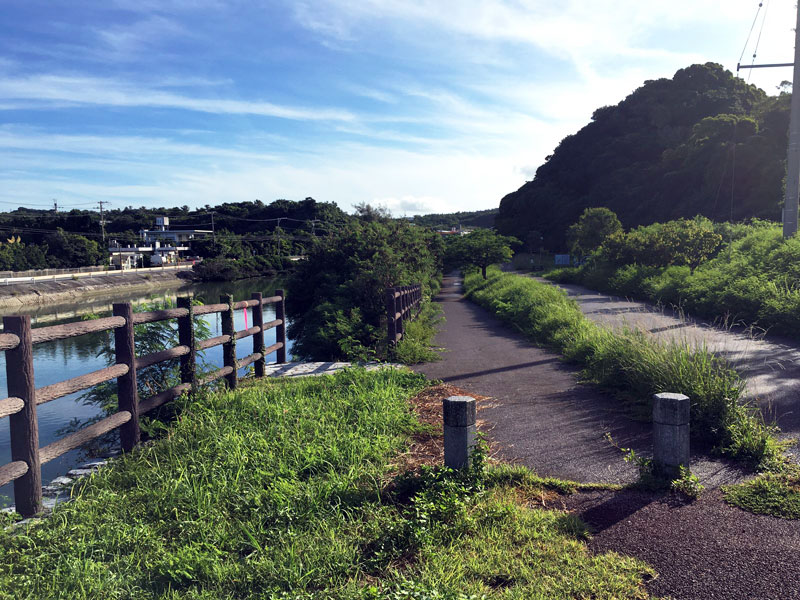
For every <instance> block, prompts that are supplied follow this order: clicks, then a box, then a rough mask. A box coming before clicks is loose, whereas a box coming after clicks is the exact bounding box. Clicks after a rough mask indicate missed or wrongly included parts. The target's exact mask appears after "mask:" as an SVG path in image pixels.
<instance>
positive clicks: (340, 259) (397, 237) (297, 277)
mask: <svg viewBox="0 0 800 600" xmlns="http://www.w3.org/2000/svg"><path fill="white" fill-rule="evenodd" d="M441 255H442V240H441V238H440V236H439V235H438V234H436V233H434V232H433V231H430V230H429V229H426V228H423V227H418V226H416V225H411V224H409V223H408V222H406V221H404V220H399V221H394V220H387V221H381V220H360V219H358V220H353V221H352V222H351V223H349V224H348V225H346V226H343V227H340V228H338V229H337V230H336V231H333V232H331V235H330V236H329V237H325V238H320V239H318V240H317V241H316V242H315V243H314V244H313V246H312V247H311V248H310V249H309V250H308V252H307V258H306V260H302V261H299V262H298V263H297V270H296V271H295V273H294V274H293V275H292V277H291V279H290V280H289V285H288V292H287V298H288V301H287V303H286V310H287V313H288V317H289V319H290V322H291V325H290V326H289V335H290V337H291V338H292V339H293V340H294V347H293V350H292V353H293V354H294V355H295V356H298V357H302V358H308V359H312V360H335V359H344V360H364V359H370V358H374V357H375V356H376V354H377V355H381V350H382V349H383V347H382V344H383V342H384V340H385V339H386V328H385V322H386V321H385V318H386V317H385V315H386V300H385V293H386V288H388V287H392V286H397V285H411V284H415V283H421V284H422V288H423V294H425V295H426V296H431V295H433V294H434V293H435V292H436V291H437V290H438V286H439V276H440V274H441Z"/></svg>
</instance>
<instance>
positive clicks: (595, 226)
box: [567, 206, 622, 258]
mask: <svg viewBox="0 0 800 600" xmlns="http://www.w3.org/2000/svg"><path fill="white" fill-rule="evenodd" d="M620 231H622V224H621V223H620V222H619V219H618V218H617V215H616V214H614V212H613V211H611V210H609V209H607V208H604V207H602V206H601V207H596V208H587V209H586V210H584V211H583V214H582V215H581V217H580V219H578V222H577V223H573V224H572V225H570V226H569V229H568V230H567V241H568V242H569V249H570V252H571V253H572V255H573V256H576V257H579V258H581V257H584V256H587V255H589V254H591V253H592V252H594V251H595V250H597V249H598V248H599V247H600V246H601V245H602V244H603V242H604V241H605V239H606V238H607V237H608V236H610V235H612V234H614V233H617V232H620Z"/></svg>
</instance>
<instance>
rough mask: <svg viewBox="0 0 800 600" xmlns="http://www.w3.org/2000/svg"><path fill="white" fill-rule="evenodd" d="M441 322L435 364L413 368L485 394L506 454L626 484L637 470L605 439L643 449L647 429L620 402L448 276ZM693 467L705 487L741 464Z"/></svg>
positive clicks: (573, 475)
mask: <svg viewBox="0 0 800 600" xmlns="http://www.w3.org/2000/svg"><path fill="white" fill-rule="evenodd" d="M438 300H439V301H440V302H441V305H442V308H443V309H444V315H445V318H446V322H445V324H444V327H443V328H442V330H441V331H440V332H439V334H438V336H437V337H436V343H437V344H438V345H439V346H441V347H443V348H446V350H447V351H446V352H445V353H444V354H443V360H442V361H440V362H435V363H429V364H425V365H420V366H418V367H416V368H415V370H417V371H419V372H422V373H424V374H425V375H427V376H428V377H431V378H433V379H441V380H442V381H444V382H446V383H451V384H453V385H456V386H458V387H460V388H463V389H465V390H467V391H474V392H475V393H477V394H480V395H484V396H489V397H490V398H491V400H490V401H488V402H484V403H482V404H483V408H482V410H481V412H480V415H479V417H480V419H481V420H482V421H483V423H484V427H483V429H484V430H485V431H488V436H489V438H490V440H491V441H492V442H493V443H495V445H496V446H497V447H498V448H499V453H500V455H501V456H502V457H503V458H506V459H508V460H512V461H518V462H521V463H522V464H525V465H527V466H529V467H531V468H533V469H534V470H536V472H538V473H539V474H541V475H551V476H557V477H563V478H568V479H573V480H577V481H581V482H608V483H623V482H630V481H633V480H634V479H636V475H637V473H636V471H635V469H634V468H633V467H632V466H631V465H629V464H627V463H625V462H624V461H623V460H622V453H621V452H620V451H619V450H617V449H616V448H614V447H612V446H611V445H610V444H609V443H608V442H607V441H606V439H605V434H606V433H611V435H612V436H613V438H614V440H615V441H616V442H617V444H619V445H620V446H623V447H632V448H634V449H635V450H636V451H637V452H643V453H645V454H647V453H648V452H649V451H650V448H651V444H652V441H651V437H650V426H649V425H648V424H646V423H642V422H637V421H633V420H631V419H630V418H628V416H627V415H626V414H625V412H624V411H623V410H622V409H621V408H620V405H619V403H618V402H617V401H616V400H615V399H613V398H610V397H609V396H606V395H605V394H603V393H601V392H599V391H598V390H596V389H594V388H593V387H592V386H589V385H584V384H581V383H579V373H578V370H577V369H575V368H574V367H572V366H570V365H567V364H565V363H563V362H562V361H561V359H560V358H559V356H558V355H556V354H553V353H551V352H547V351H545V350H542V349H540V348H537V347H535V346H534V345H533V344H532V343H531V342H530V341H528V340H526V339H525V338H524V337H523V336H522V335H520V334H519V333H517V332H515V331H513V330H511V329H510V328H508V327H506V326H505V325H503V324H501V323H500V322H499V321H498V320H497V319H496V318H494V317H493V316H492V315H490V314H489V313H488V312H487V311H485V310H484V309H482V308H480V307H479V306H477V305H475V304H473V303H471V302H468V301H466V300H464V299H463V298H462V293H461V280H460V278H457V277H446V278H445V280H444V285H443V288H442V292H441V294H440V296H439V297H438ZM692 469H693V470H694V471H695V472H697V473H698V475H699V476H700V477H701V479H702V480H704V482H705V483H706V484H707V485H711V486H714V485H719V484H720V483H727V482H730V481H734V480H736V479H737V478H738V477H739V476H740V473H739V471H738V469H736V468H735V467H732V466H727V465H725V464H723V463H720V462H717V461H709V460H706V459H703V458H702V457H697V459H696V460H693V464H692Z"/></svg>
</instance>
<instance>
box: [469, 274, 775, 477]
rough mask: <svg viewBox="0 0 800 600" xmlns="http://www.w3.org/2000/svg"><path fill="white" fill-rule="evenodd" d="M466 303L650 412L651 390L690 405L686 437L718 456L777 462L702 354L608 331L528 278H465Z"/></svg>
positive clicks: (724, 372) (716, 363)
mask: <svg viewBox="0 0 800 600" xmlns="http://www.w3.org/2000/svg"><path fill="white" fill-rule="evenodd" d="M465 289H466V291H467V293H468V295H469V297H470V298H471V299H473V300H474V301H476V302H477V303H479V304H480V305H482V306H484V307H485V308H488V309H489V310H490V311H492V312H493V313H494V314H496V315H497V316H498V317H499V318H501V319H502V320H504V321H506V322H508V323H512V324H513V325H515V326H516V327H518V328H519V329H520V330H521V331H522V332H523V333H525V334H526V335H528V336H529V337H530V338H531V339H532V340H534V341H536V342H538V343H542V344H545V345H547V346H549V347H551V348H554V349H555V350H557V351H558V352H560V353H561V354H563V355H564V356H565V357H566V358H567V359H569V360H571V361H573V362H576V363H578V364H580V365H582V366H583V368H584V374H585V376H586V377H587V378H588V379H590V380H592V381H594V382H595V383H597V384H599V385H600V386H602V387H604V388H606V389H609V390H612V391H613V392H615V393H616V394H617V395H618V396H620V397H621V398H623V399H625V400H628V401H632V402H638V403H643V404H644V405H645V407H648V406H649V402H650V398H651V397H652V395H653V394H654V393H658V392H676V393H682V394H686V395H687V396H689V398H691V400H692V414H691V418H692V433H693V435H694V436H695V437H696V438H699V439H700V440H702V441H706V442H709V443H711V444H713V445H714V447H715V448H716V450H717V451H718V452H720V453H721V454H723V455H726V456H730V457H733V458H737V459H740V460H745V461H748V462H750V463H753V464H756V465H761V466H767V465H772V464H774V463H776V462H777V461H778V457H779V449H778V444H777V442H776V440H775V438H774V436H773V435H772V430H771V429H770V427H768V426H766V425H765V424H764V423H763V421H762V419H761V415H760V413H759V412H758V411H757V409H755V408H753V407H751V406H747V405H744V404H742V403H741V402H740V400H739V397H740V395H741V391H742V382H741V380H740V378H739V376H738V375H737V374H736V373H735V372H734V371H733V370H732V369H730V368H729V367H728V366H727V364H726V363H725V362H724V361H722V360H721V359H719V358H717V357H715V356H714V355H713V354H712V353H710V352H709V351H707V350H706V349H704V348H702V347H701V348H692V347H690V346H689V345H688V344H684V343H681V342H679V341H675V340H670V341H658V340H655V339H653V338H652V336H649V335H647V334H646V333H645V332H642V331H638V330H624V331H612V330H610V329H606V328H603V327H601V326H599V325H596V324H594V323H593V322H591V321H590V320H588V319H587V318H586V317H584V316H583V314H582V313H581V311H580V309H579V308H578V305H577V304H576V303H575V302H574V301H573V300H570V299H569V298H568V297H567V295H566V293H565V292H563V291H562V290H560V289H558V288H555V287H553V286H549V285H547V284H542V283H539V282H537V281H534V280H532V279H530V278H527V277H523V276H519V275H512V274H502V273H500V272H499V271H498V270H493V271H492V272H491V275H490V277H489V279H488V280H486V281H484V280H483V279H482V278H481V277H480V275H479V274H470V275H468V276H467V277H466V280H465Z"/></svg>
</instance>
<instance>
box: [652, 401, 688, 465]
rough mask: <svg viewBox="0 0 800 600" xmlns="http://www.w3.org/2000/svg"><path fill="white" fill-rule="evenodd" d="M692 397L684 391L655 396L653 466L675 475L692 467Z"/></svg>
mask: <svg viewBox="0 0 800 600" xmlns="http://www.w3.org/2000/svg"><path fill="white" fill-rule="evenodd" d="M689 408H690V403H689V398H688V397H687V396H684V395H683V394H655V395H654V396H653V467H654V470H655V472H656V473H659V474H662V475H665V476H669V477H673V476H674V475H676V474H677V472H678V467H679V466H681V465H682V466H684V467H687V468H688V467H689Z"/></svg>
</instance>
